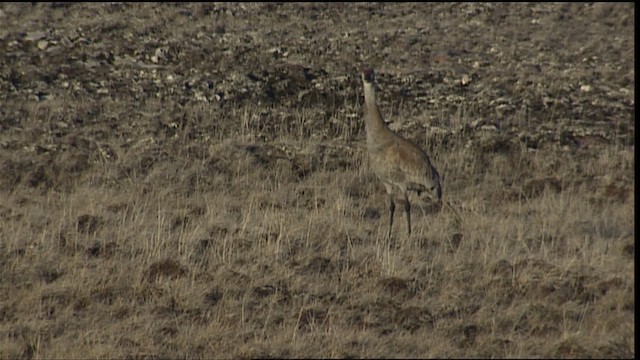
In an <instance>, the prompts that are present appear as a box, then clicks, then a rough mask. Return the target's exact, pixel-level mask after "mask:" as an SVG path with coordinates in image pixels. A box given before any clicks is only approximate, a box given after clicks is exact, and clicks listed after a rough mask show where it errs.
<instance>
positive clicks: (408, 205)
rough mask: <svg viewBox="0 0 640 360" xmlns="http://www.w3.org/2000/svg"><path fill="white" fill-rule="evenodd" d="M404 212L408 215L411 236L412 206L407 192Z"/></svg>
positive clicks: (408, 229)
mask: <svg viewBox="0 0 640 360" xmlns="http://www.w3.org/2000/svg"><path fill="white" fill-rule="evenodd" d="M404 211H405V212H406V213H407V233H408V234H409V235H411V204H409V195H407V193H406V192H405V193H404Z"/></svg>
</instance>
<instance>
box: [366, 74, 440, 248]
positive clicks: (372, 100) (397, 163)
mask: <svg viewBox="0 0 640 360" xmlns="http://www.w3.org/2000/svg"><path fill="white" fill-rule="evenodd" d="M361 75H362V83H363V87H364V122H365V131H366V134H367V153H368V156H369V163H370V166H371V168H372V170H373V172H374V173H375V175H376V176H377V177H378V179H379V180H380V181H381V182H382V184H383V185H384V187H385V189H386V192H387V194H388V195H389V233H388V237H389V238H390V237H391V229H392V227H393V215H394V212H395V209H396V204H395V198H396V195H400V196H401V197H403V198H404V210H405V212H406V218H407V234H408V235H411V204H410V203H409V194H408V192H409V191H415V192H416V193H417V194H418V196H420V194H421V193H422V192H425V193H426V194H427V195H428V197H430V198H431V199H432V200H433V201H434V202H436V203H437V204H438V206H439V208H442V187H441V184H440V174H438V170H436V168H435V167H434V166H433V163H432V162H431V160H430V159H429V156H428V155H427V153H426V152H425V151H424V150H422V149H421V148H420V147H419V146H418V145H416V144H415V143H413V142H411V141H410V140H407V139H405V138H403V137H401V136H400V135H398V134H396V133H395V132H393V131H391V130H390V129H389V127H388V126H387V124H386V123H385V121H384V119H383V117H382V114H381V113H380V109H379V107H378V104H377V103H376V90H375V72H374V71H373V69H372V68H368V67H365V68H363V69H362V74H361Z"/></svg>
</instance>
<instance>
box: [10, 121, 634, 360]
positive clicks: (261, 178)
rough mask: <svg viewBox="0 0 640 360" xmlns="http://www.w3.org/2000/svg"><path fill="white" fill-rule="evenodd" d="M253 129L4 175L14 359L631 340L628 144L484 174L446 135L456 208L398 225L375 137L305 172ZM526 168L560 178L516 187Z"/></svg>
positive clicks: (337, 352)
mask: <svg viewBox="0 0 640 360" xmlns="http://www.w3.org/2000/svg"><path fill="white" fill-rule="evenodd" d="M238 116H242V115H241V114H238ZM252 135H255V134H251V133H250V132H245V133H242V134H240V135H238V140H235V139H228V140H225V141H222V142H214V141H211V144H212V145H211V148H210V149H209V153H208V154H207V155H206V156H205V157H204V159H194V158H192V157H190V156H189V154H188V153H186V152H184V154H183V155H181V154H180V153H178V154H177V155H174V156H173V159H172V161H170V162H168V163H167V164H166V165H162V164H157V165H156V167H155V168H154V169H153V170H152V171H150V172H149V173H148V174H146V175H144V176H142V175H135V174H133V175H124V176H126V177H125V178H124V179H118V180H119V181H118V185H115V186H113V185H109V184H108V182H106V181H99V180H96V179H99V178H100V177H102V176H108V175H109V174H116V173H122V171H121V167H122V166H123V165H122V164H118V163H107V164H104V165H103V167H102V168H99V170H98V171H96V172H95V173H90V174H88V175H87V177H86V179H85V180H84V181H80V183H79V184H78V185H77V186H76V187H75V188H73V190H72V191H70V192H58V191H53V190H48V191H45V192H44V193H34V191H35V190H32V189H22V188H19V189H17V190H16V191H14V192H11V193H5V194H4V196H5V201H4V203H3V205H2V226H1V228H2V238H3V239H4V240H3V242H2V244H3V245H2V254H3V255H2V259H3V261H2V267H1V271H2V273H1V275H2V279H3V281H2V288H3V289H2V293H3V294H4V295H3V296H2V299H1V301H2V302H1V303H2V308H1V311H0V314H2V322H1V325H0V329H1V331H2V334H4V335H3V337H2V338H1V341H2V345H1V346H0V348H2V349H3V350H2V357H38V358H55V357H87V356H88V357H105V356H109V357H127V356H136V357H163V356H170V357H210V356H213V357H300V356H302V357H315V356H323V357H324V356H326V357H353V356H355V357H458V356H490V357H532V356H551V357H583V356H605V357H631V356H632V355H633V351H634V350H633V349H634V341H633V334H634V324H633V314H634V311H635V303H634V296H633V293H634V289H633V288H634V283H633V278H634V277H633V267H634V261H633V246H634V240H633V239H634V228H633V224H634V220H633V200H632V199H633V192H634V188H633V185H632V184H630V183H628V182H627V183H624V184H621V185H620V184H615V182H614V179H628V172H629V171H631V169H632V163H633V155H632V154H631V153H630V151H628V150H617V151H616V149H607V150H606V151H603V152H602V153H600V154H599V155H594V156H592V157H590V158H588V159H587V160H586V161H585V162H582V164H581V168H582V171H580V172H576V169H575V168H574V165H575V164H572V162H570V161H567V158H568V157H569V155H567V154H564V153H557V152H536V153H532V152H528V151H526V150H522V151H519V152H513V153H510V154H507V155H498V156H496V157H494V158H493V159H491V162H490V163H488V164H487V165H486V166H484V167H483V168H482V169H476V170H477V172H476V173H474V174H478V175H480V176H476V177H475V178H474V177H473V176H470V174H469V168H471V169H473V168H474V166H477V162H478V161H479V159H477V158H475V157H472V156H470V154H469V153H468V149H466V148H465V147H462V146H460V147H457V148H454V149H453V150H452V151H448V152H436V154H434V159H435V160H434V161H436V162H437V163H438V164H448V165H449V166H448V167H447V170H446V171H447V172H446V177H447V179H448V181H447V184H448V185H449V186H448V187H447V188H446V196H447V200H448V201H449V203H451V204H453V205H452V207H453V208H457V213H458V214H459V216H460V217H459V218H458V216H457V215H456V212H454V211H452V210H448V209H447V208H446V209H445V210H443V211H442V212H441V213H437V214H431V213H428V214H421V215H418V216H416V219H419V220H418V221H416V222H415V225H414V226H415V233H414V234H413V235H412V236H411V237H410V238H407V237H406V235H405V234H404V232H403V231H399V229H398V227H397V226H396V228H395V229H394V233H395V237H394V238H393V239H391V240H387V239H385V236H384V234H385V229H386V220H387V219H386V216H381V214H385V212H384V209H385V208H384V204H386V202H385V199H386V198H385V195H384V192H383V191H382V189H381V187H380V186H379V184H378V182H377V181H376V179H374V178H373V177H372V175H371V174H370V172H369V170H368V169H367V167H366V162H363V161H362V160H363V159H362V158H361V157H362V155H359V157H358V158H354V159H350V160H348V161H350V162H351V163H350V164H348V165H347V166H345V167H344V168H343V169H337V170H325V169H323V167H322V166H319V167H318V168H317V169H315V170H314V171H312V172H311V173H310V174H306V175H305V176H304V177H302V178H301V177H300V176H299V175H298V174H296V173H295V171H294V168H293V167H292V166H291V164H292V162H291V161H289V160H282V159H275V160H273V159H272V160H273V161H272V162H266V163H261V161H260V157H259V153H258V152H257V150H255V151H256V152H255V153H252V152H251V150H247V149H250V147H247V146H246V145H244V143H243V142H242V141H241V140H240V139H245V138H247V137H251V136H252ZM292 135H294V134H288V133H283V134H282V136H281V138H279V139H278V140H277V141H276V142H275V143H276V144H277V143H287V142H291V141H294V140H292V137H291V136H292ZM298 145H300V146H307V147H313V146H314V145H318V144H313V143H309V142H307V143H306V144H303V143H298ZM256 154H258V155H256ZM135 156H138V155H135V154H133V153H127V154H124V155H123V157H122V158H121V160H120V161H119V162H121V163H123V164H126V163H127V162H129V161H133V160H130V159H129V157H135ZM263 160H264V159H263ZM264 161H267V160H264ZM465 161H466V163H465ZM507 163H514V164H520V165H517V166H516V167H515V168H511V167H508V165H507ZM360 164H362V165H360ZM551 164H560V165H557V166H551ZM220 167H222V168H220ZM513 172H516V173H530V174H535V176H536V178H537V179H546V178H560V179H563V180H562V181H561V186H562V188H561V190H560V191H558V190H557V189H556V188H555V187H553V186H544V185H543V186H538V189H537V191H533V190H531V189H529V192H528V193H527V189H528V188H527V184H526V183H525V184H522V186H521V187H518V186H517V185H512V186H511V187H505V185H504V184H503V183H504V181H505V180H506V179H507V178H508V177H509V176H510V174H512V173H513ZM105 174H107V175H105ZM581 178H592V179H594V180H593V181H591V182H589V183H579V182H576V181H577V180H578V179H581ZM463 179H464V180H463ZM529 187H532V186H529ZM612 189H616V191H614V190H612ZM534 190H535V189H534ZM612 192H613V193H612ZM621 192H622V193H621ZM416 208H418V207H416ZM427 212H428V211H427ZM400 224H402V223H400ZM396 225H397V224H396ZM400 230H402V229H400ZM630 249H631V250H630Z"/></svg>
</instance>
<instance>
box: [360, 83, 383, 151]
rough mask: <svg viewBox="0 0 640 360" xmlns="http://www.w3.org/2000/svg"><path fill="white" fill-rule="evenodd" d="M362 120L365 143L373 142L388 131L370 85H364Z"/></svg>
mask: <svg viewBox="0 0 640 360" xmlns="http://www.w3.org/2000/svg"><path fill="white" fill-rule="evenodd" d="M364 118H365V125H366V130H367V143H370V144H371V143H372V142H375V140H374V139H375V138H376V137H377V136H379V135H381V134H382V133H384V132H385V131H388V128H387V126H386V124H385V123H384V120H383V119H382V114H381V113H380V109H379V108H378V104H377V103H376V89H375V86H374V84H372V83H367V82H365V83H364Z"/></svg>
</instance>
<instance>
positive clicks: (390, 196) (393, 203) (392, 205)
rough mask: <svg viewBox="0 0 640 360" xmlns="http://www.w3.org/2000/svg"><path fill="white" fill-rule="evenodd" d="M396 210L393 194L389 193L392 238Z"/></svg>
mask: <svg viewBox="0 0 640 360" xmlns="http://www.w3.org/2000/svg"><path fill="white" fill-rule="evenodd" d="M395 211H396V203H395V202H394V201H393V195H392V194H389V238H391V228H392V227H393V213H394V212H395Z"/></svg>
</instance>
